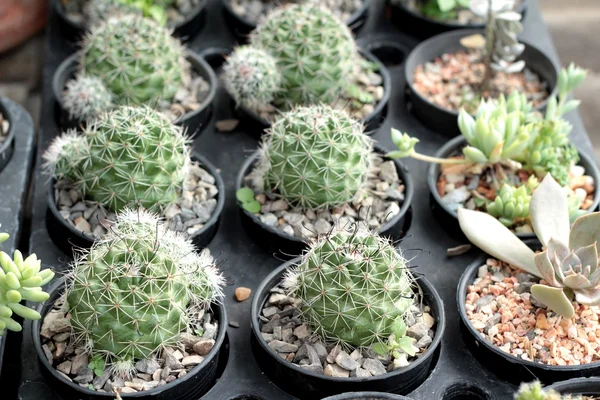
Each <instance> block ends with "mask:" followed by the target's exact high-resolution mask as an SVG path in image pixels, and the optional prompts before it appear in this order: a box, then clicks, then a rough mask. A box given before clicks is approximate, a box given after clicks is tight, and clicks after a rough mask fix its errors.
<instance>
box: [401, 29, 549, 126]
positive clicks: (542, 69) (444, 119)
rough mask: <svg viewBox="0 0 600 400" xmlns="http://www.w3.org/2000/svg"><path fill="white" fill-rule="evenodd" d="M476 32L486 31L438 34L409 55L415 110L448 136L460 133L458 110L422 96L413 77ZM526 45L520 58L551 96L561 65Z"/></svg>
mask: <svg viewBox="0 0 600 400" xmlns="http://www.w3.org/2000/svg"><path fill="white" fill-rule="evenodd" d="M475 33H483V31H481V30H477V29H463V30H458V31H452V32H446V33H443V34H441V35H437V36H434V37H432V38H431V39H428V40H426V41H424V42H422V43H421V44H420V45H418V46H417V47H416V48H415V49H414V50H413V51H412V52H411V53H410V54H409V56H408V59H407V60H406V63H405V65H404V77H405V79H406V83H407V85H408V89H409V92H410V94H409V95H410V103H411V104H412V111H413V112H414V113H415V115H416V116H417V117H418V118H419V120H420V121H421V122H422V123H423V124H425V125H427V126H428V127H430V128H431V129H433V130H435V131H436V132H439V133H442V134H444V135H447V136H450V137H454V136H456V135H458V134H460V131H459V129H458V112H456V111H452V110H448V109H445V108H442V107H439V106H437V105H435V104H433V103H432V102H430V101H429V100H428V99H427V98H426V97H425V96H423V95H421V94H420V93H419V92H418V91H417V90H415V88H414V86H413V77H414V73H415V70H416V68H417V67H418V66H419V65H423V64H425V63H427V62H430V61H433V60H434V59H435V58H437V57H440V56H441V55H443V54H447V53H455V52H457V51H459V50H464V49H465V48H464V47H463V46H462V45H461V44H460V39H461V38H463V37H465V36H468V35H472V34H475ZM521 43H523V44H524V45H525V50H524V51H523V53H522V54H521V55H520V56H519V57H518V59H519V60H524V61H525V63H526V65H527V68H529V69H530V70H531V71H533V72H535V73H537V74H538V75H539V76H540V78H541V80H542V81H543V82H546V83H547V85H548V88H549V93H550V96H552V95H553V94H556V93H557V91H558V89H557V87H556V82H557V79H558V73H559V66H558V65H557V64H556V63H555V62H554V61H552V60H551V59H550V58H549V57H548V56H547V55H546V54H544V52H542V51H541V50H540V49H538V48H537V47H535V46H533V45H532V44H530V43H528V42H526V41H523V40H521ZM546 102H547V100H545V101H544V102H542V103H541V104H540V105H538V106H537V107H536V108H535V109H536V110H543V109H544V108H545V107H546Z"/></svg>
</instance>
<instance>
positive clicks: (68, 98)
mask: <svg viewBox="0 0 600 400" xmlns="http://www.w3.org/2000/svg"><path fill="white" fill-rule="evenodd" d="M63 102H64V106H65V109H66V110H67V111H68V112H69V116H70V118H72V119H76V120H78V121H81V122H84V121H85V122H87V121H91V120H92V119H94V118H96V117H97V116H98V115H100V114H102V113H104V112H106V111H108V110H110V109H111V108H112V107H113V104H112V94H111V93H110V91H108V89H106V87H105V86H104V84H103V83H102V81H101V80H100V79H98V78H96V77H89V76H78V77H77V78H75V79H73V80H70V81H69V82H67V85H66V88H65V91H64V92H63Z"/></svg>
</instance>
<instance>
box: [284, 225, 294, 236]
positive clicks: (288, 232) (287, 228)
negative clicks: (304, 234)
mask: <svg viewBox="0 0 600 400" xmlns="http://www.w3.org/2000/svg"><path fill="white" fill-rule="evenodd" d="M281 230H282V231H283V232H284V233H285V234H286V235H289V236H294V228H292V227H291V226H290V225H284V226H283V228H281Z"/></svg>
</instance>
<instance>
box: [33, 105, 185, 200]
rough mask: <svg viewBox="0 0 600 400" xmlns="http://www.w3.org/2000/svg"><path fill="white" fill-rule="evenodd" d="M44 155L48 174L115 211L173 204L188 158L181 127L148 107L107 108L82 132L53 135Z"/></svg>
mask: <svg viewBox="0 0 600 400" xmlns="http://www.w3.org/2000/svg"><path fill="white" fill-rule="evenodd" d="M44 158H45V160H46V163H45V169H46V172H47V173H48V174H49V175H51V176H53V177H55V178H57V179H67V180H69V181H71V182H73V183H75V184H76V185H77V186H78V187H79V189H80V190H81V191H82V193H83V195H84V196H87V197H89V198H91V199H93V200H95V201H98V202H100V203H102V204H103V205H105V206H106V207H107V208H109V209H111V210H114V211H119V210H121V209H122V208H123V207H125V206H142V207H144V208H147V209H151V210H155V209H162V208H164V207H166V206H168V205H169V204H171V203H174V202H175V201H176V200H177V198H178V196H179V195H180V193H181V188H182V187H183V183H184V180H185V177H186V175H187V172H188V167H189V161H190V158H189V149H188V147H187V139H186V137H185V135H184V134H183V129H182V128H181V127H179V126H176V125H173V124H172V123H171V122H170V121H169V120H168V118H167V117H165V116H164V115H163V114H160V113H158V112H156V111H153V110H152V109H150V108H148V107H120V108H118V109H116V110H114V111H111V112H109V113H107V114H105V115H104V116H103V117H101V118H99V119H97V120H95V121H94V122H93V123H92V124H90V125H89V126H88V127H87V128H86V129H85V131H84V134H83V136H78V135H76V134H75V133H74V132H69V133H67V134H65V135H63V136H61V137H59V138H58V139H55V141H54V142H53V144H52V145H51V146H50V148H49V150H48V151H47V152H46V154H45V155H44Z"/></svg>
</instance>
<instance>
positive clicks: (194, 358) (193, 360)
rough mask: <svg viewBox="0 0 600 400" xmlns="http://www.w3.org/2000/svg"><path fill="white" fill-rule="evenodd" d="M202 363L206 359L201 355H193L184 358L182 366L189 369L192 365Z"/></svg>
mask: <svg viewBox="0 0 600 400" xmlns="http://www.w3.org/2000/svg"><path fill="white" fill-rule="evenodd" d="M202 361H204V357H202V356H199V355H191V356H187V357H183V360H181V364H182V365H183V366H184V367H188V366H190V365H198V364H200V363H201V362H202Z"/></svg>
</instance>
